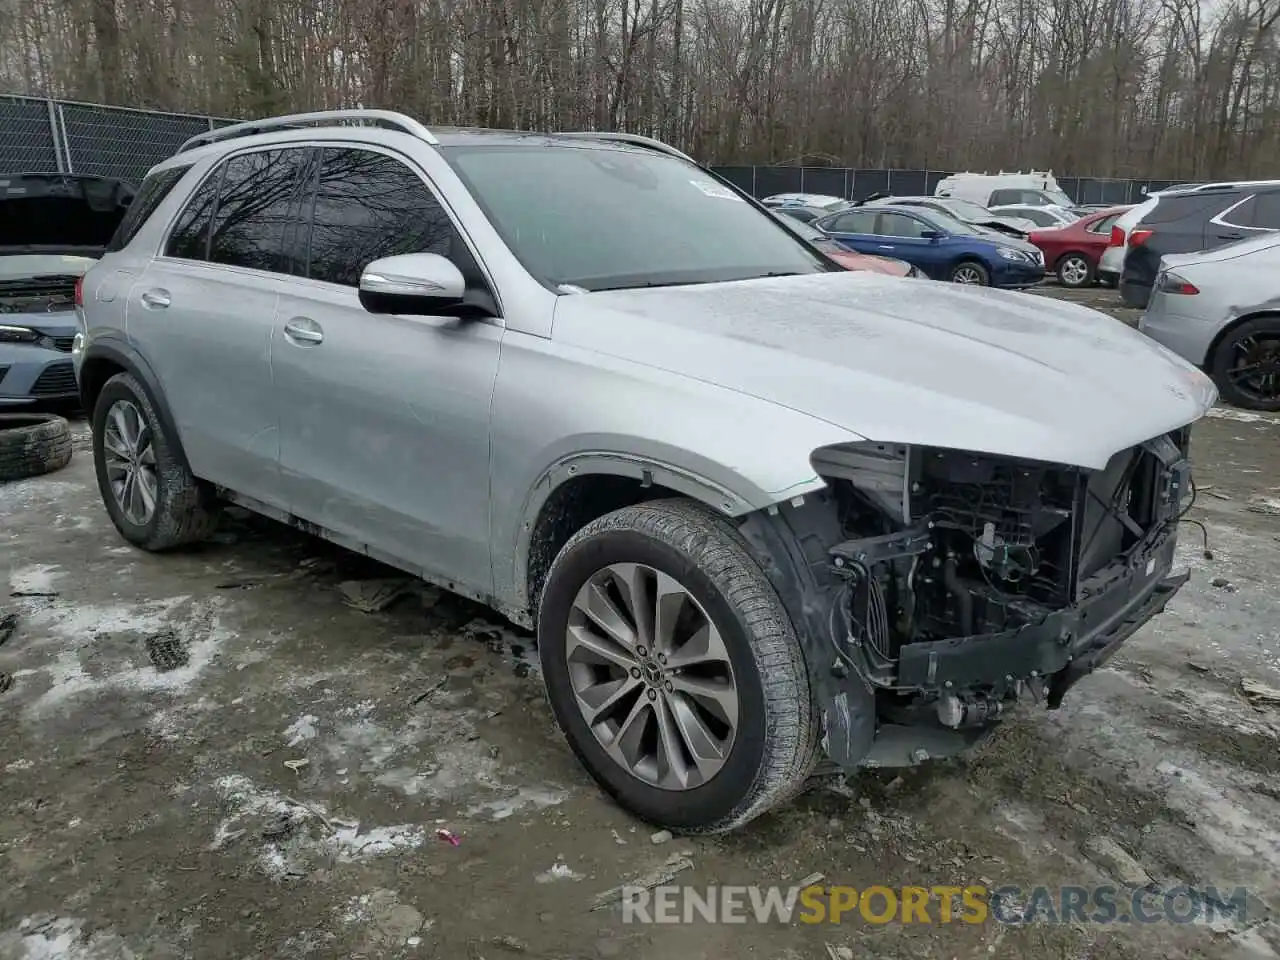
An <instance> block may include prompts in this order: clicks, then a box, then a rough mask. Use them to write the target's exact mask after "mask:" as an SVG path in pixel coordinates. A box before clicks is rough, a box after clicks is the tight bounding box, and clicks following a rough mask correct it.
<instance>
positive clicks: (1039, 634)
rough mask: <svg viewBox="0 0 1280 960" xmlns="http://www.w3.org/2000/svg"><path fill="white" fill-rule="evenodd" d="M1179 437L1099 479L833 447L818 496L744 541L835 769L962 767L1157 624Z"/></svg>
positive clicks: (1170, 589) (1184, 438)
mask: <svg viewBox="0 0 1280 960" xmlns="http://www.w3.org/2000/svg"><path fill="white" fill-rule="evenodd" d="M1189 441H1190V428H1184V429H1181V430H1178V431H1175V432H1173V433H1169V434H1165V435H1162V436H1159V437H1156V438H1154V439H1152V440H1150V441H1147V442H1146V443H1142V444H1139V445H1137V446H1134V447H1131V448H1128V449H1126V450H1122V451H1120V452H1119V453H1117V454H1115V456H1113V457H1112V458H1111V461H1110V462H1109V463H1108V464H1107V466H1106V468H1105V469H1103V470H1086V469H1083V468H1079V467H1072V466H1064V465H1058V464H1050V463H1043V462H1038V461H1030V460H1020V459H1016V458H1011V457H1003V456H994V455H990V454H975V453H966V452H963V451H955V450H945V449H936V448H921V447H910V446H903V445H894V444H887V443H858V444H849V445H844V446H840V447H833V448H824V449H822V450H820V451H817V452H816V453H815V455H814V458H813V463H814V467H815V469H816V470H817V472H818V473H819V474H820V475H821V476H822V477H823V478H824V479H825V480H826V482H827V487H826V489H825V490H824V491H823V492H821V493H820V494H819V495H817V496H816V497H815V496H810V497H808V498H806V499H805V500H804V501H799V500H797V501H792V502H791V503H789V504H787V505H785V506H783V507H780V508H778V509H775V510H771V511H769V512H768V513H767V514H766V515H762V516H759V517H758V518H754V519H753V520H752V521H750V522H748V523H747V524H746V526H745V527H744V533H746V534H747V536H748V538H749V539H750V540H751V541H752V542H753V544H754V545H755V546H756V548H757V550H758V551H759V552H760V553H761V555H762V556H764V557H766V561H765V567H766V572H768V573H769V575H770V577H771V578H772V579H773V581H774V583H775V585H776V586H778V588H779V592H780V594H781V596H782V598H783V601H784V602H785V603H787V604H788V606H790V607H791V609H792V613H793V616H794V617H795V618H796V622H797V629H798V632H799V633H800V634H801V637H802V643H804V644H805V645H806V652H807V654H808V657H809V663H810V667H811V673H812V674H813V680H814V685H815V687H816V696H817V699H818V702H819V706H820V709H821V711H822V717H823V727H824V746H825V747H826V751H827V754H828V756H829V757H830V759H831V760H833V761H835V762H836V763H837V764H839V765H840V766H842V767H844V768H852V767H855V766H859V765H882V766H899V765H906V764H910V763H914V762H919V761H921V760H923V759H926V758H928V757H940V756H947V755H951V754H954V753H956V752H958V751H959V750H961V749H963V748H965V747H966V746H968V745H970V744H972V743H973V742H975V741H976V740H978V739H980V738H981V737H982V736H984V735H985V733H986V732H988V731H989V730H990V729H991V727H992V725H993V724H994V722H995V721H996V720H998V719H999V717H1000V716H1001V715H1002V713H1004V712H1005V711H1007V710H1008V709H1009V707H1010V706H1012V705H1013V704H1014V703H1016V702H1017V701H1018V700H1020V699H1031V700H1033V701H1035V702H1040V701H1047V703H1048V705H1049V707H1051V708H1054V707H1057V706H1058V705H1059V704H1060V703H1061V701H1062V698H1063V696H1064V695H1065V693H1066V692H1067V690H1068V689H1069V688H1070V687H1071V686H1072V685H1073V684H1074V683H1075V682H1076V681H1077V680H1079V679H1080V677H1082V676H1084V675H1085V674H1087V673H1089V672H1090V671H1092V670H1093V669H1094V668H1096V667H1097V666H1099V665H1100V664H1101V663H1103V662H1104V661H1105V660H1106V659H1107V658H1108V657H1109V656H1110V655H1111V654H1112V653H1113V652H1114V651H1115V650H1116V649H1117V648H1118V647H1119V646H1120V644H1121V643H1123V642H1124V641H1125V640H1126V639H1127V638H1128V637H1129V636H1130V635H1132V634H1133V633H1134V631H1136V630H1137V629H1138V628H1139V627H1140V626H1142V624H1144V623H1145V622H1146V621H1147V620H1149V619H1150V618H1151V617H1153V616H1154V615H1155V614H1157V613H1159V612H1161V611H1162V610H1163V609H1164V607H1165V604H1166V603H1168V601H1169V599H1170V598H1171V597H1172V596H1173V594H1174V593H1175V592H1176V591H1177V590H1178V589H1179V588H1180V587H1181V586H1182V584H1183V583H1185V582H1186V579H1187V575H1186V574H1183V575H1181V576H1171V575H1170V570H1171V568H1172V565H1173V554H1174V549H1175V542H1176V531H1177V521H1178V519H1179V517H1180V516H1181V515H1182V514H1183V513H1184V512H1185V510H1186V508H1187V506H1188V505H1189V501H1190V498H1191V496H1192V485H1191V471H1190V464H1189V461H1188V458H1187V457H1188V448H1189Z"/></svg>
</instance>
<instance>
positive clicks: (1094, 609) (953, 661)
mask: <svg viewBox="0 0 1280 960" xmlns="http://www.w3.org/2000/svg"><path fill="white" fill-rule="evenodd" d="M1175 547H1176V541H1175V539H1174V537H1173V536H1166V537H1165V538H1164V539H1163V542H1161V543H1159V544H1158V545H1155V546H1153V547H1152V548H1151V549H1149V550H1147V551H1141V552H1139V553H1138V555H1137V556H1135V557H1134V558H1133V560H1132V562H1131V563H1129V564H1128V565H1126V566H1124V567H1119V566H1117V567H1116V568H1112V569H1110V570H1107V571H1103V572H1102V577H1103V578H1105V579H1106V580H1107V584H1106V586H1105V588H1101V589H1099V590H1098V591H1097V592H1096V593H1094V594H1092V595H1091V596H1088V597H1087V598H1086V599H1084V600H1082V601H1081V602H1080V603H1078V604H1076V605H1074V606H1071V607H1066V608H1064V609H1062V610H1058V611H1055V612H1054V613H1052V614H1050V615H1049V616H1047V617H1045V618H1044V619H1043V620H1041V621H1039V622H1038V623H1035V624H1031V625H1028V626H1024V627H1021V628H1019V629H1017V630H1010V631H1007V632H1004V633H995V634H987V635H985V636H974V637H958V638H954V639H949V640H938V641H933V642H928V643H912V644H907V645H906V646H904V647H903V648H902V652H901V655H900V659H899V663H898V685H899V687H905V688H911V689H916V690H919V691H922V692H938V693H941V692H944V691H962V690H966V689H971V688H974V687H980V686H984V685H1003V684H1005V683H1008V682H1011V681H1014V680H1025V679H1028V678H1043V679H1044V680H1045V681H1046V682H1047V684H1048V700H1049V706H1050V707H1057V706H1058V705H1059V704H1060V703H1061V702H1062V697H1063V695H1064V694H1065V693H1066V691H1067V689H1069V688H1070V687H1071V686H1073V685H1074V684H1075V683H1076V682H1077V681H1078V680H1079V679H1080V677H1082V676H1084V675H1086V674H1088V673H1090V672H1091V671H1093V670H1094V669H1096V668H1097V667H1098V666H1100V665H1101V664H1102V663H1104V662H1105V661H1106V660H1107V659H1108V658H1109V657H1110V656H1111V655H1112V654H1113V653H1114V652H1115V651H1116V649H1118V648H1119V646H1120V645H1121V644H1122V643H1124V641H1125V640H1127V639H1128V638H1129V637H1130V636H1132V635H1133V633H1134V632H1135V631H1136V630H1137V629H1138V628H1139V627H1141V626H1142V625H1143V624H1144V623H1146V622H1147V621H1148V620H1150V619H1151V618H1152V617H1154V616H1155V615H1156V614H1158V613H1160V612H1161V611H1163V610H1164V608H1165V605H1166V604H1167V603H1168V602H1169V600H1170V599H1172V597H1173V595H1174V594H1175V593H1177V591H1178V590H1180V589H1181V588H1182V586H1183V584H1185V583H1186V582H1187V579H1188V577H1189V576H1190V575H1189V574H1186V573H1184V574H1181V575H1179V576H1169V575H1168V572H1169V570H1170V568H1171V567H1172V565H1173V553H1174V549H1175Z"/></svg>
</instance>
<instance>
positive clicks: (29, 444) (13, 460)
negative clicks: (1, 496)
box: [0, 413, 71, 483]
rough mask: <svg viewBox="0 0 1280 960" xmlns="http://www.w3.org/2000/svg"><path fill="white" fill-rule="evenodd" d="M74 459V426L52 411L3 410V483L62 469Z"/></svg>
mask: <svg viewBox="0 0 1280 960" xmlns="http://www.w3.org/2000/svg"><path fill="white" fill-rule="evenodd" d="M70 462H71V427H70V425H69V424H68V423H67V421H66V420H65V419H63V418H62V417H59V416H55V415H54V414H50V413H5V414H0V483H3V482H5V481H7V480H23V479H26V478H27V477H38V476H41V475H42V474H46V473H52V472H53V471H54V470H61V469H62V468H63V467H65V466H66V465H67V464H68V463H70Z"/></svg>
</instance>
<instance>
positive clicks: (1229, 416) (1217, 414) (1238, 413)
mask: <svg viewBox="0 0 1280 960" xmlns="http://www.w3.org/2000/svg"><path fill="white" fill-rule="evenodd" d="M1205 416H1206V417H1212V418H1213V419H1215V420H1234V421H1236V423H1266V424H1277V423H1280V419H1276V418H1275V417H1268V416H1266V415H1264V414H1261V413H1251V412H1249V411H1248V410H1237V409H1236V408H1235V407H1211V408H1210V409H1209V410H1207V411H1206V412H1205Z"/></svg>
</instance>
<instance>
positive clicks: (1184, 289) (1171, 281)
mask: <svg viewBox="0 0 1280 960" xmlns="http://www.w3.org/2000/svg"><path fill="white" fill-rule="evenodd" d="M1156 289H1157V290H1160V291H1162V292H1163V293H1174V294H1178V295H1179V296H1184V297H1192V296H1195V295H1196V294H1197V293H1199V292H1200V288H1199V287H1197V286H1196V285H1195V284H1194V283H1192V282H1191V281H1190V280H1188V279H1187V278H1186V277H1180V276H1178V274H1176V273H1173V272H1171V271H1168V270H1166V271H1165V272H1164V273H1162V274H1160V276H1158V277H1156Z"/></svg>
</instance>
